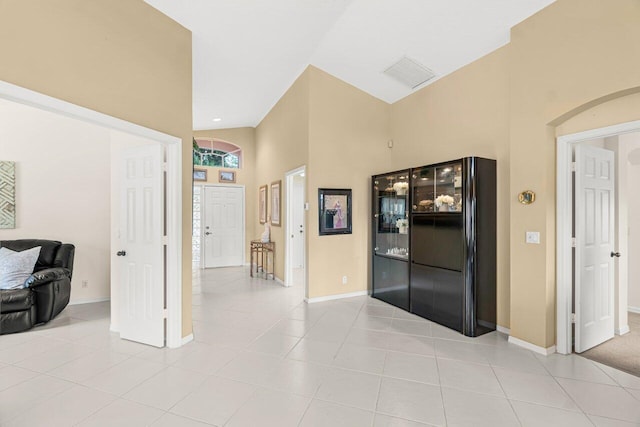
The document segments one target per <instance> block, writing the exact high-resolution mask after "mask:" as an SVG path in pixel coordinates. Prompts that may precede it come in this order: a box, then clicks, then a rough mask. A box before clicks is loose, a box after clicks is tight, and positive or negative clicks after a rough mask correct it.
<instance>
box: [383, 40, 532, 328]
mask: <svg viewBox="0 0 640 427" xmlns="http://www.w3.org/2000/svg"><path fill="white" fill-rule="evenodd" d="M508 60H509V50H508V46H507V47H504V48H501V49H498V50H496V51H495V52H493V53H491V54H490V55H487V56H485V57H483V58H481V59H479V60H478V61H476V62H474V63H472V64H470V65H468V66H466V67H464V68H462V69H460V70H458V71H456V72H455V73H453V74H451V75H449V76H447V77H445V78H443V79H440V80H438V81H437V82H435V83H433V84H432V85H430V86H427V87H426V88H424V89H422V90H420V91H418V92H416V93H414V94H413V95H411V96H408V97H406V98H404V99H403V100H401V101H398V102H396V103H395V104H393V105H392V107H391V125H392V135H393V140H394V148H393V150H392V151H393V152H392V154H391V159H390V160H389V161H388V162H385V164H383V165H380V167H379V168H378V170H377V172H385V171H392V170H397V169H401V168H406V167H414V166H421V165H425V164H430V163H437V162H443V161H447V160H453V159H458V158H461V157H465V156H479V157H487V158H490V159H495V160H496V168H497V182H498V184H497V187H498V188H497V199H498V200H497V204H498V209H497V223H498V227H497V259H498V261H497V264H498V265H497V282H498V283H497V323H498V325H500V326H504V327H506V328H508V327H509V324H510V321H509V319H510V305H509V302H510V294H509V289H510V288H509V286H510V285H509V280H510V278H509V211H510V204H509V199H510V196H509V163H510V159H509V74H508V69H509V62H508ZM532 189H534V188H532Z"/></svg>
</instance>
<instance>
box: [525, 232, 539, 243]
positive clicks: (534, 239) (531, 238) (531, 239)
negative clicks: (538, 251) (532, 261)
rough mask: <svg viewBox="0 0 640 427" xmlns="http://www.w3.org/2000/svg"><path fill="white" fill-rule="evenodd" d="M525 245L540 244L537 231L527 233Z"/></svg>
mask: <svg viewBox="0 0 640 427" xmlns="http://www.w3.org/2000/svg"><path fill="white" fill-rule="evenodd" d="M525 242H527V243H534V244H540V232H539V231H527V236H526V239H525Z"/></svg>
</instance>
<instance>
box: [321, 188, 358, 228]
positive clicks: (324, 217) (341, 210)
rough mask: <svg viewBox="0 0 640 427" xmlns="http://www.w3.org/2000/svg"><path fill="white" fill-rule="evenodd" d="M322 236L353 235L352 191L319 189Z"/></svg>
mask: <svg viewBox="0 0 640 427" xmlns="http://www.w3.org/2000/svg"><path fill="white" fill-rule="evenodd" d="M318 208H319V209H318V210H319V215H320V218H319V220H320V227H319V228H320V230H319V231H320V235H321V236H325V235H328V234H351V189H334V188H319V189H318Z"/></svg>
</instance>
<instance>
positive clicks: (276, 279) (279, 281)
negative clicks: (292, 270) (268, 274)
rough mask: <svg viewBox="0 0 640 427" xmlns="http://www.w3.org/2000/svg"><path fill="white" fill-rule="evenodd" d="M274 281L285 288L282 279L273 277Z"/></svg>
mask: <svg viewBox="0 0 640 427" xmlns="http://www.w3.org/2000/svg"><path fill="white" fill-rule="evenodd" d="M273 280H275V281H276V282H278V283H280V284H281V285H282V286H285V284H284V281H283V280H282V279H281V278H279V277H275V276H273Z"/></svg>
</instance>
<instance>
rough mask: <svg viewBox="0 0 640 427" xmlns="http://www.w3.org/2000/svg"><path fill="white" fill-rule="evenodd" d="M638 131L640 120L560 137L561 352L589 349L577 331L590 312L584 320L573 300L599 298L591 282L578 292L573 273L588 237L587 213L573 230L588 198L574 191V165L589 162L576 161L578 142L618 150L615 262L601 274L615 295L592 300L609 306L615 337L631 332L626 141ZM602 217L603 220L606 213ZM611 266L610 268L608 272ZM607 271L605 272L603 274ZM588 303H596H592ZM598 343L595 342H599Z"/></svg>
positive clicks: (611, 256) (558, 265) (558, 271)
mask: <svg viewBox="0 0 640 427" xmlns="http://www.w3.org/2000/svg"><path fill="white" fill-rule="evenodd" d="M637 132H640V121H636V122H629V123H623V124H619V125H615V126H609V127H606V128H601V129H594V130H590V131H586V132H580V133H576V134H571V135H565V136H561V137H559V138H558V139H557V207H556V227H557V232H556V248H557V251H556V293H557V294H556V299H557V352H558V353H562V354H569V353H572V352H573V350H574V342H575V343H576V347H575V349H576V351H577V352H580V351H583V350H586V348H587V347H588V346H585V345H583V344H582V343H579V341H580V339H579V337H578V335H579V334H581V332H582V331H581V330H580V328H581V327H584V326H585V324H583V323H581V321H583V320H585V319H584V317H585V316H587V317H588V316H589V315H590V314H589V313H587V314H586V315H585V313H582V317H583V318H581V313H580V307H578V306H577V305H574V302H577V304H580V301H581V300H582V299H583V298H584V296H585V295H586V296H587V297H588V298H589V297H590V298H593V297H594V296H595V292H594V291H593V289H590V288H589V287H588V286H587V287H586V288H585V289H587V291H586V293H585V295H582V296H580V295H578V294H579V292H580V289H579V288H580V286H579V285H580V283H576V281H575V280H579V277H577V276H574V257H575V262H576V264H575V265H577V266H578V267H580V265H581V260H580V259H579V258H580V253H579V252H580V250H581V248H582V246H581V245H584V242H585V237H588V236H585V235H584V234H585V231H584V230H585V229H584V221H585V218H584V215H583V216H582V219H579V221H578V222H579V223H578V224H576V227H575V234H574V212H577V213H578V214H580V213H584V198H581V196H580V195H578V194H576V193H577V192H578V191H580V189H579V188H578V187H579V183H578V182H576V183H575V184H576V186H575V187H574V180H573V172H572V168H577V169H580V168H584V167H585V165H582V166H581V165H577V164H575V163H573V155H574V148H575V147H576V146H580V147H582V146H587V145H594V144H595V145H598V144H601V145H602V147H603V148H614V149H615V151H616V156H615V159H616V160H615V163H614V165H615V172H614V171H613V169H612V170H611V173H612V174H615V180H616V182H615V187H616V189H615V196H614V197H615V202H613V203H615V209H613V212H612V213H611V215H612V218H611V221H612V222H613V224H614V225H613V227H612V229H611V233H612V236H611V239H610V240H611V245H610V250H609V249H607V252H608V254H609V260H610V261H611V262H610V263H607V264H608V265H609V266H608V267H607V268H605V269H604V270H603V271H602V272H601V274H600V276H601V277H603V276H608V277H610V278H611V280H612V282H613V286H612V291H611V293H610V294H609V295H607V296H605V298H609V297H610V298H611V301H607V300H604V299H602V297H598V298H597V299H595V300H592V301H596V302H598V303H599V304H600V306H599V307H600V308H602V307H603V304H604V305H608V304H610V307H611V309H612V314H613V316H614V318H613V319H612V320H613V321H612V322H611V324H612V325H611V326H608V327H607V328H609V329H611V331H609V335H610V336H613V333H614V332H615V334H616V335H623V334H625V333H627V332H628V331H629V327H628V320H627V310H628V309H629V305H630V304H629V302H628V292H629V290H628V285H627V283H628V281H627V279H628V278H627V272H628V270H629V269H628V260H629V258H628V255H629V254H628V251H627V234H628V233H627V230H628V224H627V216H628V209H627V201H626V200H627V199H626V192H627V179H626V176H627V175H626V173H627V172H626V154H625V153H626V151H628V150H627V147H628V144H627V142H628V141H629V138H630V137H631V136H632V135H634V134H635V133H637ZM639 138H640V135H639ZM623 148H624V149H623ZM578 161H579V160H578ZM578 173H579V172H577V174H578ZM598 173H600V172H598ZM576 180H578V178H576ZM630 191H631V189H630ZM594 194H595V193H594ZM629 195H630V196H631V193H629ZM574 200H578V202H577V203H578V204H579V206H578V205H576V207H575V208H574V206H573V203H574ZM601 213H602V212H601ZM578 214H576V217H577V218H579V217H580V215H578ZM600 218H602V215H601V216H600ZM591 219H593V220H594V221H592V223H594V224H595V220H596V219H597V218H596V217H594V218H591ZM587 221H588V220H587ZM581 230H582V231H581ZM574 238H575V240H574ZM603 247H604V246H603ZM618 252H619V253H620V257H617V253H618ZM576 254H577V255H576ZM603 259H604V258H603ZM602 265H605V262H604V261H602ZM607 269H610V270H611V271H609V272H607V271H606V270H607ZM586 272H587V270H585V273H586ZM604 272H606V273H607V274H606V275H605V274H604ZM581 283H582V282H581ZM587 283H591V282H587ZM593 283H595V282H593ZM590 294H591V295H590ZM587 305H591V306H592V307H593V306H594V305H593V304H590V303H588V304H587ZM601 311H602V312H603V313H606V312H607V310H601ZM591 314H593V313H591ZM594 318H595V317H594ZM574 321H575V325H574ZM574 326H575V327H574ZM603 336H604V335H603ZM591 344H593V343H591ZM591 344H590V345H591ZM590 345H589V346H590ZM594 345H597V340H596V344H594Z"/></svg>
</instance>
